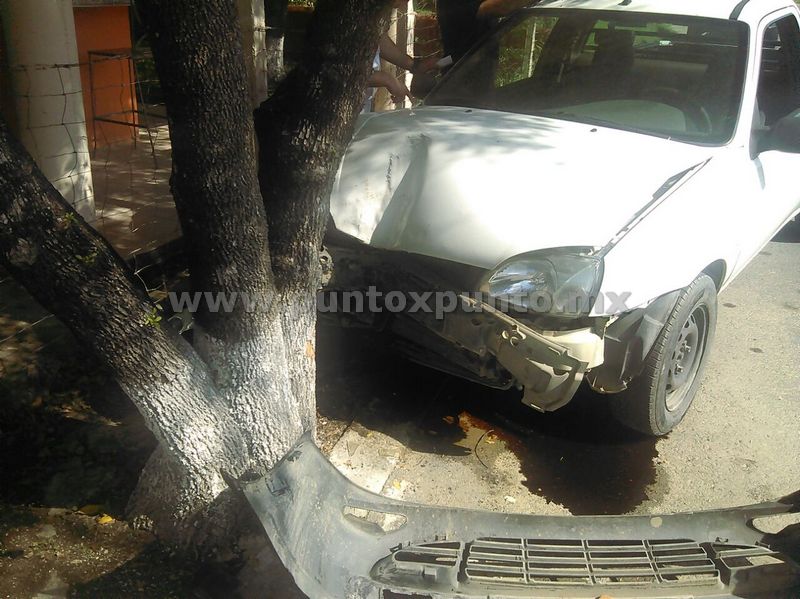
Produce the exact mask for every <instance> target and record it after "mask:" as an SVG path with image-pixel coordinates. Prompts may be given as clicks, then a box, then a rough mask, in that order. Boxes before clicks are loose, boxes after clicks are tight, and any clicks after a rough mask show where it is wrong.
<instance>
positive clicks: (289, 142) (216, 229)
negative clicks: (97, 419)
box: [0, 0, 387, 551]
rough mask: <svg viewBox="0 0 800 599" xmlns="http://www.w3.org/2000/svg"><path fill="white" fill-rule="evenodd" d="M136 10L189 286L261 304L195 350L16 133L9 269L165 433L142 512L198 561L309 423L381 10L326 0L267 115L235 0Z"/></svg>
mask: <svg viewBox="0 0 800 599" xmlns="http://www.w3.org/2000/svg"><path fill="white" fill-rule="evenodd" d="M138 6H139V8H140V10H141V12H142V14H143V16H144V20H145V23H146V24H147V26H148V29H149V34H150V39H151V44H152V48H153V54H154V58H155V62H156V67H157V70H158V73H159V77H160V79H161V83H162V87H163V91H164V96H165V101H166V104H167V112H168V117H169V126H170V133H171V138H172V145H173V154H172V156H173V170H172V178H171V188H172V193H173V196H174V198H175V205H176V207H177V211H178V216H179V219H180V222H181V227H182V230H183V234H184V240H185V244H186V247H187V250H188V255H189V271H190V276H191V285H192V288H193V290H194V291H197V292H212V293H217V292H220V293H226V294H231V293H233V292H236V293H237V294H239V295H240V296H241V295H242V294H248V295H249V296H250V297H251V298H260V299H261V300H262V302H261V306H260V308H261V309H258V310H248V309H247V306H245V305H244V303H243V302H237V303H236V306H235V309H234V310H233V311H231V312H219V313H212V312H210V311H208V310H207V309H206V310H205V311H203V310H201V312H200V313H199V314H197V315H196V316H195V320H196V322H195V337H194V345H193V346H190V345H189V344H188V343H187V342H185V341H184V340H183V339H182V338H181V337H180V335H179V334H178V333H177V332H176V331H173V330H172V329H171V328H170V326H169V325H167V324H166V323H164V322H162V321H161V320H160V317H159V315H158V311H157V309H156V307H155V306H154V304H153V303H152V302H151V301H150V299H149V298H148V296H147V293H146V290H145V289H143V288H142V287H141V285H140V284H139V282H138V280H137V279H136V278H135V276H134V275H133V273H132V272H131V271H130V270H129V269H128V267H127V266H126V264H125V262H124V261H123V260H122V259H121V258H120V257H119V256H118V255H117V254H116V253H115V252H114V250H113V249H112V248H111V246H110V245H109V244H108V243H107V242H106V241H105V240H104V239H103V238H101V237H100V236H99V235H98V233H97V232H95V231H94V230H93V229H92V228H91V227H90V226H88V225H87V224H86V223H85V222H84V221H83V220H82V219H81V217H80V216H79V215H78V214H77V213H76V212H74V211H73V210H72V209H71V208H70V206H69V205H68V204H67V203H66V202H65V200H64V199H63V198H62V197H61V196H60V195H59V194H58V192H57V191H56V190H55V189H54V188H53V187H52V185H50V183H49V182H48V181H47V180H46V179H45V177H44V176H43V175H42V173H41V172H40V171H39V169H38V168H37V166H36V165H35V164H34V162H33V160H32V159H31V158H30V156H29V155H28V154H27V152H25V150H24V148H23V147H22V145H21V144H20V143H19V142H18V141H17V140H15V139H14V138H13V136H12V135H11V134H10V132H9V130H8V127H7V126H6V124H5V123H0V264H2V265H3V266H4V267H5V268H6V269H7V270H8V271H9V272H10V273H11V275H12V276H13V277H14V278H15V279H16V280H17V281H19V282H20V283H21V284H22V285H23V286H24V287H25V288H26V289H27V290H28V291H29V292H30V293H31V294H32V295H33V297H34V298H35V299H36V300H37V301H39V302H40V303H41V304H42V305H43V306H45V307H46V308H47V309H49V310H50V311H52V312H53V313H54V314H55V315H56V316H57V317H58V318H59V319H60V320H61V321H63V322H64V323H65V324H66V325H67V326H68V327H69V328H70V329H71V330H72V332H73V333H74V334H75V336H76V337H77V339H78V340H79V341H80V342H81V343H83V344H85V345H86V346H87V347H88V348H90V350H92V351H93V353H94V355H95V356H97V359H98V360H99V361H100V362H101V363H102V364H104V365H105V366H107V367H108V368H109V369H110V370H111V372H112V373H113V374H114V376H115V377H116V379H117V380H118V382H119V384H120V386H121V387H122V388H123V389H124V391H125V392H126V393H127V395H128V396H129V397H130V399H131V401H132V402H133V403H134V404H135V406H136V407H137V408H138V409H139V411H140V412H141V413H142V415H143V416H144V418H145V422H146V424H147V426H148V427H149V428H150V430H152V432H153V433H154V435H155V436H156V438H157V439H158V441H159V447H158V449H157V450H156V451H155V453H154V454H153V456H152V457H151V458H150V460H149V462H148V464H147V465H146V467H145V469H144V471H143V472H142V474H141V478H140V481H139V485H138V487H137V489H136V491H135V492H134V495H133V497H132V498H131V503H130V510H131V514H132V515H138V514H143V515H146V516H147V517H148V518H150V519H151V521H152V523H153V525H154V527H155V529H156V531H157V532H158V533H159V534H160V535H161V536H162V538H165V539H166V540H168V541H171V542H176V543H180V544H184V545H193V546H194V547H196V548H199V549H200V550H201V551H202V550H204V549H207V548H212V547H215V546H218V545H219V544H220V543H221V542H223V540H224V538H225V537H226V535H227V534H228V533H232V534H235V531H236V529H237V525H238V518H239V517H240V514H241V513H242V511H243V510H241V509H240V508H241V506H238V505H236V502H237V501H239V499H238V498H237V497H236V496H235V495H234V494H233V493H231V492H229V491H228V490H227V486H226V483H225V481H224V479H223V474H222V472H223V471H225V472H227V473H229V474H230V475H231V476H234V477H239V476H242V475H244V474H245V473H248V472H251V471H255V472H257V473H258V472H264V471H265V470H267V469H269V468H270V467H271V466H273V465H274V464H275V462H276V461H277V460H278V459H280V458H281V457H282V456H283V455H284V454H285V452H286V451H287V450H288V449H289V448H290V447H291V446H292V445H293V444H294V443H295V442H296V440H297V439H298V438H299V436H300V435H301V434H302V433H303V432H304V431H305V430H307V429H310V428H313V426H314V418H315V409H314V377H315V369H314V351H315V350H314V343H315V342H314V339H315V335H314V332H315V325H316V314H315V294H316V291H317V288H318V286H319V282H320V265H319V257H318V256H319V249H320V246H321V243H322V237H323V234H324V230H325V227H326V224H327V220H328V205H327V198H328V196H329V194H330V190H331V187H332V184H333V178H334V172H335V167H336V165H337V163H338V161H339V160H340V157H341V155H342V152H343V150H344V147H345V146H346V143H347V141H348V140H349V138H350V136H351V135H352V129H353V123H354V119H355V116H356V115H357V113H358V111H359V109H360V106H361V104H362V97H363V91H362V90H363V89H364V86H365V83H366V79H367V76H368V71H369V64H370V58H371V56H372V54H373V53H374V48H375V47H376V45H377V40H378V36H379V33H380V31H381V28H382V27H383V24H384V22H385V18H386V15H387V0H320V2H319V3H318V5H317V10H316V14H315V17H314V19H313V21H312V24H311V26H310V32H309V43H308V45H307V50H306V52H305V55H304V57H303V59H302V61H301V63H300V64H299V65H298V67H297V68H296V69H295V70H294V71H293V72H292V73H291V74H290V75H289V76H288V77H287V78H286V79H285V80H284V82H283V83H282V85H281V86H280V87H279V88H278V89H277V90H276V91H275V93H274V94H273V96H272V98H271V99H270V100H269V101H268V102H266V103H265V104H264V105H262V106H261V108H260V109H259V110H258V111H257V115H256V118H255V119H254V118H253V115H252V113H251V111H250V107H249V100H248V91H247V90H248V87H247V77H246V72H245V67H244V61H243V53H242V46H241V39H240V34H239V31H238V30H237V17H236V9H235V2H234V0H206V1H205V2H201V3H197V2H194V1H193V0H140V1H139V2H138ZM256 139H257V140H258V143H256ZM257 145H258V146H259V147H260V153H259V152H257V149H256V147H257ZM206 308H207V307H206Z"/></svg>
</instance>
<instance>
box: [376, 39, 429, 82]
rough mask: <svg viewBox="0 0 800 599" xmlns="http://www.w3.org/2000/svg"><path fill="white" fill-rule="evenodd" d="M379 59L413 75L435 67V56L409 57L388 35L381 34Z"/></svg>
mask: <svg viewBox="0 0 800 599" xmlns="http://www.w3.org/2000/svg"><path fill="white" fill-rule="evenodd" d="M379 47H380V54H381V59H382V60H385V61H386V62H390V63H392V64H393V65H395V66H398V67H400V68H401V69H404V70H406V71H408V72H409V73H412V74H414V75H416V74H418V73H427V72H429V71H433V70H434V69H437V68H438V67H437V66H436V63H437V61H438V59H437V58H436V57H433V56H432V57H429V58H411V57H410V56H409V55H408V54H406V52H405V50H403V49H402V48H401V47H400V46H398V45H397V44H396V43H394V42H393V41H392V38H390V37H389V36H388V35H386V34H383V35H382V36H381V41H380V44H379Z"/></svg>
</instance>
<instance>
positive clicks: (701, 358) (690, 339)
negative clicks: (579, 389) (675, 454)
mask: <svg viewBox="0 0 800 599" xmlns="http://www.w3.org/2000/svg"><path fill="white" fill-rule="evenodd" d="M716 325H717V288H716V285H715V284H714V281H712V280H711V278H710V277H709V276H708V275H705V274H703V275H700V276H699V277H697V278H696V279H695V280H694V281H693V282H692V284H691V285H689V286H688V287H686V288H685V289H684V290H683V291H682V292H681V294H680V296H679V297H678V301H677V303H676V304H675V307H674V308H673V310H672V313H671V314H670V315H669V318H668V319H667V322H666V324H665V325H664V328H663V329H662V330H661V333H660V334H659V336H658V338H657V340H656V343H655V345H654V346H653V349H652V350H651V351H650V353H649V354H648V356H647V358H646V359H645V362H644V368H643V370H642V372H641V374H639V376H637V377H636V378H635V379H633V380H632V381H631V383H630V385H629V386H628V389H627V390H626V391H623V392H622V393H619V394H617V395H614V396H612V397H611V398H610V400H611V410H612V412H613V414H614V416H615V417H616V418H617V420H619V421H620V422H622V423H623V424H624V425H626V426H627V427H629V428H632V429H634V430H637V431H639V432H641V433H644V434H646V435H651V436H656V437H660V436H663V435H666V434H667V433H669V432H670V431H671V430H672V429H674V428H675V427H676V426H677V425H678V424H679V423H680V422H681V420H683V417H684V416H685V415H686V412H687V411H688V410H689V406H691V405H692V401H693V400H694V396H695V395H696V394H697V388H698V387H699V386H700V380H701V378H702V375H703V371H704V370H705V365H706V361H707V360H706V358H707V356H708V353H709V351H710V349H711V346H712V343H713V340H714V331H715V329H716Z"/></svg>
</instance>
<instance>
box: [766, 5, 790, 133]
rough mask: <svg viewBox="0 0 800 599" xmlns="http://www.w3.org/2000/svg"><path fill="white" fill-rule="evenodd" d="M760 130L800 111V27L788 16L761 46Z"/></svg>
mask: <svg viewBox="0 0 800 599" xmlns="http://www.w3.org/2000/svg"><path fill="white" fill-rule="evenodd" d="M757 99H758V111H759V112H758V113H757V117H758V119H759V121H760V122H758V123H757V126H767V127H769V126H771V125H772V124H773V123H775V121H777V120H779V119H781V118H783V117H784V116H786V115H788V114H791V113H792V112H794V111H796V110H797V109H798V108H800V25H798V21H797V18H796V17H794V16H791V15H790V16H787V17H784V18H782V19H779V20H777V21H775V22H774V23H771V24H770V25H769V27H767V29H766V31H765V33H764V37H763V39H762V43H761V72H760V73H759V79H758V96H757Z"/></svg>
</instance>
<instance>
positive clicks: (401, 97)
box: [386, 77, 411, 104]
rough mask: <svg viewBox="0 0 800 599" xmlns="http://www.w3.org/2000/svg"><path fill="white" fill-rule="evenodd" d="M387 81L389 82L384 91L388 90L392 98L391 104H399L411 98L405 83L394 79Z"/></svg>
mask: <svg viewBox="0 0 800 599" xmlns="http://www.w3.org/2000/svg"><path fill="white" fill-rule="evenodd" d="M389 79H390V80H391V81H390V82H387V83H388V84H387V86H386V89H388V90H389V94H390V95H391V96H392V102H394V103H395V104H401V103H402V102H404V101H405V99H406V98H410V97H411V92H410V91H408V88H407V87H406V84H405V83H403V82H402V81H400V80H398V79H395V78H394V77H390V78H389Z"/></svg>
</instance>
